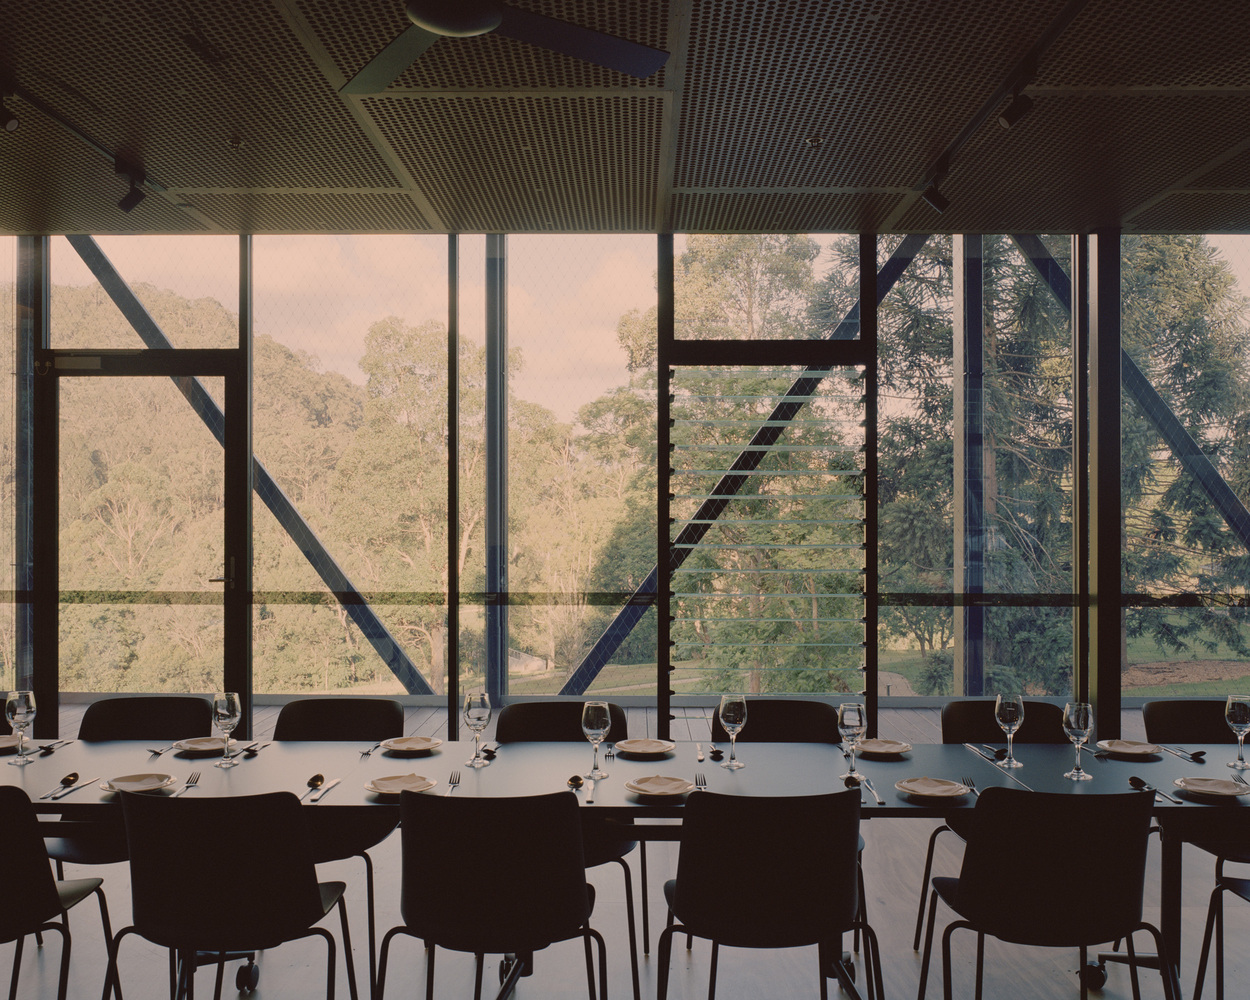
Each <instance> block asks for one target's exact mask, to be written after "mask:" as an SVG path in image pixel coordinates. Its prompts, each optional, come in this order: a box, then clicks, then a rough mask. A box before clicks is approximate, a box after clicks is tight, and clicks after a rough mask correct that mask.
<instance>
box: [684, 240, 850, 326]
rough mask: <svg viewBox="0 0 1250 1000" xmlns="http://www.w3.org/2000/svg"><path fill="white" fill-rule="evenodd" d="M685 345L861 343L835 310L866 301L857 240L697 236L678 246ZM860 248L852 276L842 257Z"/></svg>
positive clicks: (839, 311)
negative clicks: (824, 304) (825, 305)
mask: <svg viewBox="0 0 1250 1000" xmlns="http://www.w3.org/2000/svg"><path fill="white" fill-rule="evenodd" d="M674 245H675V253H676V254H677V264H676V268H675V274H674V281H675V292H674V309H675V312H676V330H675V333H674V336H675V337H676V339H678V340H820V339H824V338H828V337H831V336H832V337H834V338H836V339H839V340H855V339H858V337H859V324H858V322H855V323H843V322H842V321H843V320H844V318H845V312H844V311H842V310H841V309H840V308H837V309H835V310H833V311H832V312H825V311H822V310H821V309H819V308H814V306H815V304H816V302H817V300H818V298H824V299H826V300H827V301H832V303H833V304H834V305H835V306H838V307H840V306H842V305H848V306H849V304H850V303H852V302H854V301H855V300H856V299H857V298H858V297H859V289H858V283H859V278H858V260H859V251H858V239H857V238H856V237H837V236H819V237H817V236H810V235H807V234H804V233H781V234H772V235H769V234H760V235H754V234H753V235H745V234H738V235H725V234H719V235H717V234H705V235H691V236H686V237H682V238H680V239H678V240H677V241H675V244H674ZM846 245H849V246H854V247H855V248H856V249H855V250H854V255H853V256H852V258H851V259H852V260H854V261H855V266H854V267H853V268H848V267H847V261H846V260H845V259H844V258H843V257H842V255H841V253H840V249H841V248H843V247H844V246H846Z"/></svg>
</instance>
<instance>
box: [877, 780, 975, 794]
mask: <svg viewBox="0 0 1250 1000" xmlns="http://www.w3.org/2000/svg"><path fill="white" fill-rule="evenodd" d="M894 787H895V788H897V789H898V790H899V791H900V792H906V793H907V794H908V795H929V796H955V795H966V794H967V792H968V789H967V788H966V787H965V786H964V785H961V784H960V783H959V782H957V781H948V780H947V779H946V778H929V777H924V778H904V779H903V780H902V781H900V782H898V783H897V784H896V785H895V786H894Z"/></svg>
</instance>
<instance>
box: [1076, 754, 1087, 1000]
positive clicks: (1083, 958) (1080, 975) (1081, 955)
mask: <svg viewBox="0 0 1250 1000" xmlns="http://www.w3.org/2000/svg"><path fill="white" fill-rule="evenodd" d="M1078 752H1079V751H1078ZM1077 962H1078V963H1080V964H1078V965H1077V970H1078V971H1077V974H1076V979H1077V982H1078V983H1080V985H1081V1000H1089V987H1088V986H1086V985H1085V966H1086V964H1087V963H1088V962H1089V949H1088V948H1087V947H1086V946H1085V945H1081V947H1080V948H1079V949H1078V950H1077Z"/></svg>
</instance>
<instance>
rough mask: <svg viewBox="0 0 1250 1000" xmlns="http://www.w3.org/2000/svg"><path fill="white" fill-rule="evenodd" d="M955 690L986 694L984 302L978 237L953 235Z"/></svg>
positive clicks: (980, 238) (983, 274)
mask: <svg viewBox="0 0 1250 1000" xmlns="http://www.w3.org/2000/svg"><path fill="white" fill-rule="evenodd" d="M953 239H954V247H953V254H952V256H953V258H954V267H955V276H954V298H955V316H954V324H953V327H954V330H953V333H954V338H955V343H954V354H955V357H954V363H955V581H954V583H955V595H956V598H957V599H956V602H955V609H954V614H955V637H956V661H955V677H956V679H957V680H958V679H959V678H960V677H961V675H962V681H963V682H962V684H959V683H957V684H956V685H955V693H956V694H963V695H981V694H984V693H985V608H984V606H982V605H969V604H966V603H965V602H964V601H963V600H960V598H966V597H967V596H968V595H973V594H977V595H979V594H983V593H985V528H986V525H985V352H984V343H985V304H984V281H985V264H984V260H983V251H984V240H983V238H982V237H981V236H979V235H976V236H955V237H954V238H953Z"/></svg>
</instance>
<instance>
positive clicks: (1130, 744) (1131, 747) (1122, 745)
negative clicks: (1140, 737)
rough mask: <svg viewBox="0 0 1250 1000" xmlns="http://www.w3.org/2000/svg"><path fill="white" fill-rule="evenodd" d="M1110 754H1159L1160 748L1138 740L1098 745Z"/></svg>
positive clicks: (1109, 741)
mask: <svg viewBox="0 0 1250 1000" xmlns="http://www.w3.org/2000/svg"><path fill="white" fill-rule="evenodd" d="M1098 745H1099V746H1100V747H1101V748H1102V749H1104V750H1106V751H1107V752H1108V753H1134V754H1141V753H1158V752H1159V748H1158V747H1157V746H1155V745H1154V744H1153V743H1141V742H1139V741H1137V740H1102V741H1100V742H1099V744H1098Z"/></svg>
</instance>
